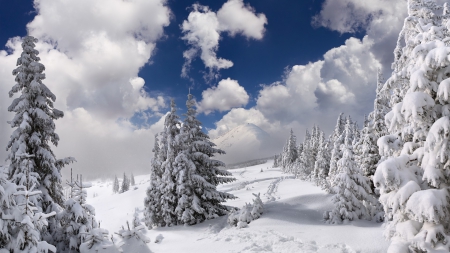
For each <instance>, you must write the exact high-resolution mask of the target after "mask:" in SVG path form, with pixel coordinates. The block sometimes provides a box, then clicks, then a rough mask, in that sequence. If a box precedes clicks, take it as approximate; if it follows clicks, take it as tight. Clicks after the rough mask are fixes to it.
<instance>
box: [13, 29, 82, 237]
mask: <svg viewBox="0 0 450 253" xmlns="http://www.w3.org/2000/svg"><path fill="white" fill-rule="evenodd" d="M36 42H37V39H36V38H34V37H32V36H26V37H24V38H23V42H22V48H23V52H22V54H21V56H20V57H19V59H18V60H17V68H16V69H14V70H13V75H14V76H15V81H16V84H15V85H14V86H13V87H12V89H11V91H10V92H9V96H10V97H12V96H14V95H15V94H20V95H19V96H18V97H17V98H15V99H14V100H13V102H12V103H11V105H10V106H9V107H8V111H10V112H13V113H15V116H14V118H13V119H12V120H11V121H10V122H9V124H10V125H11V127H12V128H15V130H14V131H13V133H12V134H11V139H10V141H9V142H8V145H7V150H9V151H10V153H9V155H8V160H9V161H10V165H9V177H10V179H11V180H12V181H13V182H14V183H16V184H17V185H19V186H23V185H25V184H26V180H25V175H26V174H27V171H28V172H29V177H30V180H31V181H32V183H33V184H35V189H36V190H37V191H40V192H41V196H40V197H39V198H36V197H32V199H31V201H32V202H33V204H34V205H35V207H36V208H38V212H46V213H51V212H52V211H56V212H58V211H59V210H61V206H63V205H64V194H63V188H62V176H61V169H62V168H63V167H64V165H66V164H68V163H70V162H73V161H75V159H73V158H71V157H68V158H64V159H60V160H58V159H56V158H55V155H54V153H53V151H52V149H51V146H50V145H51V144H52V145H55V146H56V145H58V142H59V136H58V135H57V134H56V133H55V123H54V120H57V119H59V118H61V117H63V112H62V111H59V110H57V109H55V108H54V107H53V103H54V102H55V100H56V96H55V95H54V94H53V93H52V92H51V91H50V89H49V88H48V87H47V86H46V85H45V84H44V83H43V82H42V80H44V79H45V74H44V73H43V72H44V70H45V67H44V65H43V64H41V63H40V62H39V61H40V58H39V57H38V56H37V55H38V54H39V52H38V51H37V50H36V49H35V46H36V45H35V43H36ZM22 154H30V155H32V158H30V159H29V165H28V166H27V167H24V166H22V165H21V164H20V161H21V159H17V158H18V156H20V155H22ZM32 178H35V179H36V180H32ZM49 222H50V224H49V226H46V228H47V229H48V234H50V235H53V234H54V233H55V232H56V228H57V223H58V221H56V220H54V218H53V217H52V218H50V220H49ZM49 241H50V242H51V238H49Z"/></svg>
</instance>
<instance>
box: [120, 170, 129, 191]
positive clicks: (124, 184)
mask: <svg viewBox="0 0 450 253" xmlns="http://www.w3.org/2000/svg"><path fill="white" fill-rule="evenodd" d="M128 190H130V179H128V177H127V175H126V174H125V172H124V173H123V180H122V187H121V190H120V191H121V192H126V191H128Z"/></svg>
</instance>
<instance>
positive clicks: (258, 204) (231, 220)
mask: <svg viewBox="0 0 450 253" xmlns="http://www.w3.org/2000/svg"><path fill="white" fill-rule="evenodd" d="M253 196H255V199H253V204H249V203H246V204H245V206H243V207H242V208H241V209H239V210H232V211H231V212H230V214H229V215H228V220H227V222H228V224H230V226H236V227H238V228H245V227H247V224H249V223H250V222H252V221H253V220H256V219H259V218H260V217H261V215H262V214H263V212H264V204H263V202H262V200H261V198H260V193H258V194H254V193H253Z"/></svg>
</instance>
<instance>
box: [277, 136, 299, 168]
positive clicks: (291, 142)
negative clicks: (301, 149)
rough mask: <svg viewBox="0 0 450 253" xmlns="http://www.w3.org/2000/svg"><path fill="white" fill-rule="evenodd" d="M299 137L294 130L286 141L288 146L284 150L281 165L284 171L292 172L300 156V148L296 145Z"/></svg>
mask: <svg viewBox="0 0 450 253" xmlns="http://www.w3.org/2000/svg"><path fill="white" fill-rule="evenodd" d="M296 142H297V137H296V136H295V135H294V131H292V129H291V132H290V135H289V139H288V140H287V142H286V146H285V148H284V150H283V154H282V158H281V159H282V162H281V166H282V169H283V172H285V173H292V172H293V164H294V162H295V160H296V159H297V157H298V149H297V147H296V145H297V144H296Z"/></svg>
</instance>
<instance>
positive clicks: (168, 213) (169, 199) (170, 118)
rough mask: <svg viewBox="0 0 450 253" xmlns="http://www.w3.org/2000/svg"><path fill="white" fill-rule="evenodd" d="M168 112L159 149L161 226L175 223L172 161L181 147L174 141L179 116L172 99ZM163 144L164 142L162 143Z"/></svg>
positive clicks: (175, 203)
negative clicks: (160, 153)
mask: <svg viewBox="0 0 450 253" xmlns="http://www.w3.org/2000/svg"><path fill="white" fill-rule="evenodd" d="M170 107H171V110H170V113H169V114H167V116H166V119H165V122H164V134H163V138H162V140H163V141H164V140H165V141H166V142H165V145H166V146H165V147H163V148H162V149H161V150H162V151H166V154H165V155H164V156H160V157H161V158H165V160H162V159H161V161H162V164H161V170H162V175H161V181H160V184H159V188H160V192H161V199H160V206H161V209H160V213H159V214H158V215H161V217H162V220H163V221H164V223H161V225H162V226H172V225H177V215H176V213H175V208H176V206H177V193H176V188H175V186H176V182H175V180H176V179H175V174H174V163H175V158H176V156H177V155H178V153H179V152H180V149H181V147H180V146H178V143H177V141H176V136H177V135H178V134H179V133H180V127H179V125H180V122H179V116H178V115H177V114H176V111H177V110H176V105H175V101H174V100H173V99H172V101H171V103H170ZM163 145H164V144H163Z"/></svg>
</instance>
